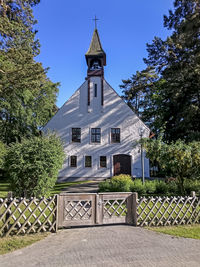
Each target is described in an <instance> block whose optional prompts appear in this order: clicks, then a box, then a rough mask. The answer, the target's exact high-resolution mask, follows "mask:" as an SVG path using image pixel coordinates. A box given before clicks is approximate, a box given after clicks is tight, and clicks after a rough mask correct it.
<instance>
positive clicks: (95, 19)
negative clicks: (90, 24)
mask: <svg viewBox="0 0 200 267" xmlns="http://www.w3.org/2000/svg"><path fill="white" fill-rule="evenodd" d="M93 20H94V21H95V29H97V20H99V19H97V17H96V15H95V18H94V19H93Z"/></svg>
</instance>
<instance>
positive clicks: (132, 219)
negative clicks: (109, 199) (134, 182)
mask: <svg viewBox="0 0 200 267" xmlns="http://www.w3.org/2000/svg"><path fill="white" fill-rule="evenodd" d="M137 199H138V193H132V194H131V195H130V196H129V197H128V199H127V219H126V222H127V223H128V224H130V225H133V226H137Z"/></svg>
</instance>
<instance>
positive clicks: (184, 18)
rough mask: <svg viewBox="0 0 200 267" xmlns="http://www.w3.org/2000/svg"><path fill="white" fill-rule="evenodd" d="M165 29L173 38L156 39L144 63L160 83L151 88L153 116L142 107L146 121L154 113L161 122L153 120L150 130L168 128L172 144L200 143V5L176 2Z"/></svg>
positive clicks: (149, 48) (191, 1) (183, 1)
mask: <svg viewBox="0 0 200 267" xmlns="http://www.w3.org/2000/svg"><path fill="white" fill-rule="evenodd" d="M164 26H165V27H167V29H169V30H171V31H172V34H171V36H170V37H168V38H167V39H166V40H162V39H161V38H158V37H155V38H154V40H153V42H152V44H147V51H148V57H147V59H144V61H145V63H146V64H147V66H148V68H154V69H155V70H156V73H157V75H158V77H159V78H160V80H159V81H155V83H154V85H153V86H152V87H151V93H150V94H149V96H150V98H149V104H150V105H151V106H152V109H151V110H150V112H149V109H148V107H147V108H145V106H143V107H141V108H143V111H142V118H143V119H144V121H145V118H147V117H148V115H149V117H150V118H151V116H153V113H152V110H154V113H155V114H156V118H157V120H155V119H153V118H152V120H151V122H152V123H151V125H150V126H152V127H153V128H155V129H156V128H157V130H158V131H159V129H160V127H163V126H165V132H164V134H165V138H166V139H167V140H169V141H172V140H177V139H179V138H181V139H185V140H187V141H191V140H200V86H199V84H200V3H199V1H198V0H187V1H185V0H175V1H174V10H173V11H172V10H170V11H169V15H168V16H164ZM155 87H157V89H155ZM145 113H146V117H145V116H143V114H145ZM155 114H154V115H155Z"/></svg>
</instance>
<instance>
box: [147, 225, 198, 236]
mask: <svg viewBox="0 0 200 267" xmlns="http://www.w3.org/2000/svg"><path fill="white" fill-rule="evenodd" d="M147 229H149V230H152V231H156V232H159V233H163V234H168V235H174V236H179V237H186V238H195V239H200V224H194V225H177V226H165V227H164V226H160V227H147Z"/></svg>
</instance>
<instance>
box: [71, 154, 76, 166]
mask: <svg viewBox="0 0 200 267" xmlns="http://www.w3.org/2000/svg"><path fill="white" fill-rule="evenodd" d="M70 167H77V156H71V157H70Z"/></svg>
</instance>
